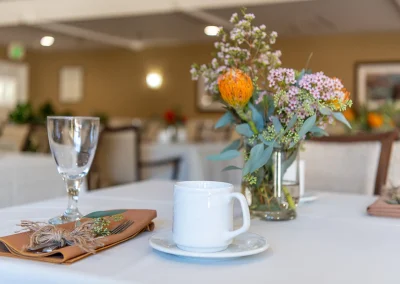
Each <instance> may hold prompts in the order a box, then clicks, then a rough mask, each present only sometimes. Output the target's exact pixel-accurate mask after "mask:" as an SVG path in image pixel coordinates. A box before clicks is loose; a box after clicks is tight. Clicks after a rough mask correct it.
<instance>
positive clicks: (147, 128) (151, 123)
mask: <svg viewBox="0 0 400 284" xmlns="http://www.w3.org/2000/svg"><path fill="white" fill-rule="evenodd" d="M161 129H162V123H161V121H159V120H155V119H150V120H148V121H147V122H146V123H144V124H143V126H142V131H141V141H146V142H156V141H157V139H158V135H159V133H160V131H161Z"/></svg>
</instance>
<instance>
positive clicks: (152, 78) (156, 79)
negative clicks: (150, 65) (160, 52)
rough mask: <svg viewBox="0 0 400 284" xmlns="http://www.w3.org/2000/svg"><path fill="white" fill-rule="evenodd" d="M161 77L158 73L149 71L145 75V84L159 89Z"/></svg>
mask: <svg viewBox="0 0 400 284" xmlns="http://www.w3.org/2000/svg"><path fill="white" fill-rule="evenodd" d="M162 81H163V77H162V75H161V74H160V73H156V72H151V73H149V74H147V76H146V83H147V86H149V88H151V89H159V88H160V87H161V85H162Z"/></svg>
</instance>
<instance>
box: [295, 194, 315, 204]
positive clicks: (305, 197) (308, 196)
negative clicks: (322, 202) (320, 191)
mask: <svg viewBox="0 0 400 284" xmlns="http://www.w3.org/2000/svg"><path fill="white" fill-rule="evenodd" d="M317 199H318V195H316V194H315V193H314V192H306V193H304V195H303V196H302V197H300V200H299V203H308V202H313V201H315V200H317Z"/></svg>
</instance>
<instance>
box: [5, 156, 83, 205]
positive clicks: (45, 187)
mask: <svg viewBox="0 0 400 284" xmlns="http://www.w3.org/2000/svg"><path fill="white" fill-rule="evenodd" d="M85 186H86V185H85ZM65 193H66V189H65V185H64V182H63V180H62V177H61V175H60V174H59V173H58V172H57V166H56V162H55V160H54V158H53V157H52V156H51V155H50V154H41V153H29V152H21V153H19V152H0V208H2V207H8V206H14V205H20V204H24V203H31V202H35V201H41V200H45V199H51V198H55V197H58V196H63V195H64V194H65Z"/></svg>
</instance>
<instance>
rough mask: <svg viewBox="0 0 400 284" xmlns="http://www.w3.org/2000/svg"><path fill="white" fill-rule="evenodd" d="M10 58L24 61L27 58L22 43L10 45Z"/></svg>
mask: <svg viewBox="0 0 400 284" xmlns="http://www.w3.org/2000/svg"><path fill="white" fill-rule="evenodd" d="M7 53H8V58H10V59H12V60H22V59H24V57H25V47H24V46H23V45H22V44H21V43H15V42H13V43H10V44H9V45H8V52H7Z"/></svg>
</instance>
